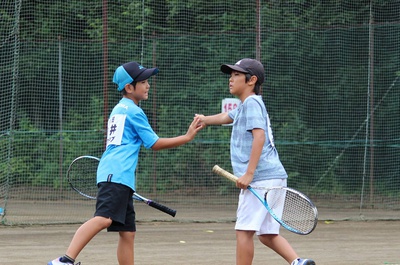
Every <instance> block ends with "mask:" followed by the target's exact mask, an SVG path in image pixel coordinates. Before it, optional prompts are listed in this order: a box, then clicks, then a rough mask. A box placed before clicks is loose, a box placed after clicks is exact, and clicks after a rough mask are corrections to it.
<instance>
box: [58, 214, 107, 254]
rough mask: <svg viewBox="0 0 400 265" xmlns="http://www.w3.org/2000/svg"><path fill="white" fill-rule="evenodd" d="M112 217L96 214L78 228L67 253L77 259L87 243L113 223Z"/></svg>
mask: <svg viewBox="0 0 400 265" xmlns="http://www.w3.org/2000/svg"><path fill="white" fill-rule="evenodd" d="M111 222H112V221H111V219H109V218H105V217H100V216H95V217H93V218H92V219H89V220H88V221H86V222H85V223H84V224H83V225H81V226H80V227H79V228H78V230H76V232H75V235H74V237H73V238H72V240H71V243H70V244H69V247H68V249H67V252H66V255H68V256H69V257H71V258H73V259H76V257H77V256H78V254H79V253H80V252H81V251H82V249H83V248H84V247H85V246H86V244H87V243H89V241H90V240H91V239H92V238H93V237H94V236H95V235H96V234H98V233H99V232H100V231H101V230H103V229H105V228H107V227H109V226H110V225H111Z"/></svg>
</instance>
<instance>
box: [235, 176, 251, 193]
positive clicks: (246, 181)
mask: <svg viewBox="0 0 400 265" xmlns="http://www.w3.org/2000/svg"><path fill="white" fill-rule="evenodd" d="M253 177H254V175H253V174H250V173H246V174H244V175H243V176H241V177H240V178H238V180H237V181H236V187H238V188H240V189H244V190H245V189H247V187H248V186H249V185H250V183H251V182H252V181H253Z"/></svg>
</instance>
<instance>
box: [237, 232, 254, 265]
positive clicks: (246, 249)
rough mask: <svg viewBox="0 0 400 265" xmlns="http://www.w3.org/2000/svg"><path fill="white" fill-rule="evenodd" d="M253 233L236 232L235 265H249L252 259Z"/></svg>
mask: <svg viewBox="0 0 400 265" xmlns="http://www.w3.org/2000/svg"><path fill="white" fill-rule="evenodd" d="M253 236H254V231H245V230H236V265H251V263H252V262H253V257H254V241H253Z"/></svg>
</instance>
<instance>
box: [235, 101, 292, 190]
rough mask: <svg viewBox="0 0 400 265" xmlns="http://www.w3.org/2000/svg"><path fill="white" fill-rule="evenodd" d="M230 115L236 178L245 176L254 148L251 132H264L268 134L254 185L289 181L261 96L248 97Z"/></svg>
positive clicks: (255, 173)
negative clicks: (267, 181)
mask: <svg viewBox="0 0 400 265" xmlns="http://www.w3.org/2000/svg"><path fill="white" fill-rule="evenodd" d="M228 115H229V117H230V118H231V119H233V128H232V134H231V162H232V168H233V172H234V174H235V175H236V176H243V175H244V174H245V173H246V170H247V166H248V164H249V160H250V154H251V148H252V145H253V134H252V130H253V129H262V130H264V133H265V142H264V146H263V149H262V153H261V156H260V160H259V162H258V165H257V168H256V171H255V172H254V178H253V182H255V181H259V180H265V179H277V178H287V173H286V171H285V168H284V167H283V165H282V163H281V161H280V160H279V155H278V152H277V150H276V148H275V144H274V138H273V135H272V129H271V123H270V120H269V116H268V113H267V110H266V108H265V105H264V102H263V101H262V98H261V96H256V95H253V96H249V97H248V98H246V99H245V101H244V102H243V103H240V104H239V106H238V107H237V108H236V109H234V110H232V111H230V112H229V113H228Z"/></svg>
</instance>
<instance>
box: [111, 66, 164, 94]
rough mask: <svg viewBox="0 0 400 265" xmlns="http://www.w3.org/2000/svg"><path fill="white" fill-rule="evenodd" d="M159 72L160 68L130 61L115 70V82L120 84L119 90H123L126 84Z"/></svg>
mask: <svg viewBox="0 0 400 265" xmlns="http://www.w3.org/2000/svg"><path fill="white" fill-rule="evenodd" d="M158 72H159V70H158V68H146V67H144V66H142V65H141V64H139V63H137V62H129V63H125V64H123V65H120V66H119V67H118V68H117V70H115V73H114V77H113V82H114V83H115V84H117V85H118V91H122V90H123V89H124V88H125V85H126V84H130V83H132V82H139V81H143V80H146V79H149V78H150V77H151V76H153V75H156V74H157V73H158Z"/></svg>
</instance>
